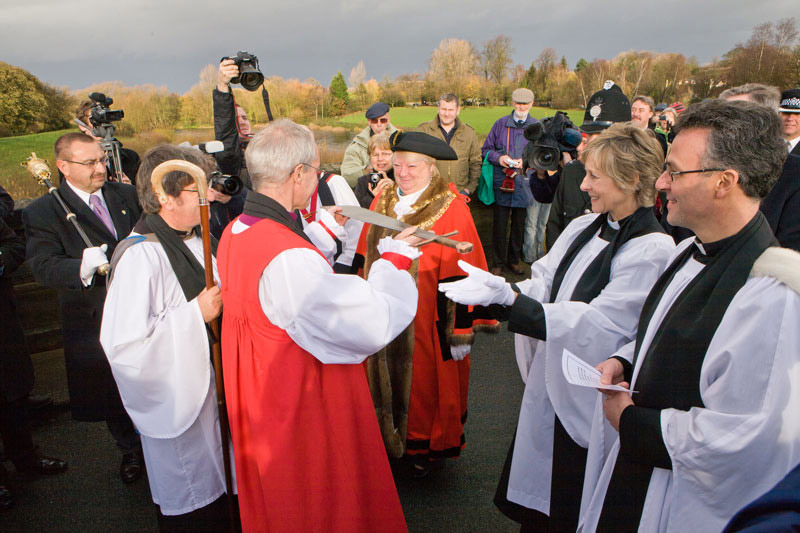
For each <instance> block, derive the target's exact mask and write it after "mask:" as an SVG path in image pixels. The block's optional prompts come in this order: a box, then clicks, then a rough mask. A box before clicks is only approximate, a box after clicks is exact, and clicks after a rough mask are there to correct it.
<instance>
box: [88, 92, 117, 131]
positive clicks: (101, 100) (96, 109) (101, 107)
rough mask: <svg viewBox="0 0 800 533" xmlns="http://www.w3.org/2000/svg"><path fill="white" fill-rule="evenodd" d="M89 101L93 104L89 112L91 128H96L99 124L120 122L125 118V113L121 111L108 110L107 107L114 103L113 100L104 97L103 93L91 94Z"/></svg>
mask: <svg viewBox="0 0 800 533" xmlns="http://www.w3.org/2000/svg"><path fill="white" fill-rule="evenodd" d="M89 99H90V100H91V101H93V102H94V106H93V107H92V110H91V117H92V126H94V127H95V128H96V127H98V126H99V125H100V124H111V123H112V122H116V121H118V120H122V118H123V117H124V116H125V112H124V111H122V109H115V110H113V111H112V110H111V109H109V106H110V105H111V104H113V103H114V100H113V99H112V98H111V97H110V96H106V95H104V94H103V93H92V94H90V95H89Z"/></svg>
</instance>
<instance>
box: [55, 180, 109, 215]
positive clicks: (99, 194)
mask: <svg viewBox="0 0 800 533" xmlns="http://www.w3.org/2000/svg"><path fill="white" fill-rule="evenodd" d="M64 181H66V182H67V185H69V188H70V189H72V191H73V192H74V193H75V194H77V195H78V198H80V199H81V200H83V203H85V204H86V205H88V206H89V207H92V204H90V203H89V197H90V196H92V195H91V194H89V193H88V192H86V191H82V190H80V189H79V188H77V187H76V186H74V185H73V184H71V183H70V182H69V180H68V179H67V178H64ZM93 194H94V195H95V196H97V197H99V198H100V200H101V201H102V202H103V205H105V206H106V209H108V204H107V203H106V199H105V198H103V190H102V189H97V191H95V192H94V193H93Z"/></svg>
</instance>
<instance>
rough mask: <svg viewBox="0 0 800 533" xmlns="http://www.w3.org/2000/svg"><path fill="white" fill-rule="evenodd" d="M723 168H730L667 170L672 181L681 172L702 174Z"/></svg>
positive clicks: (720, 170) (719, 170)
mask: <svg viewBox="0 0 800 533" xmlns="http://www.w3.org/2000/svg"><path fill="white" fill-rule="evenodd" d="M723 170H728V169H726V168H698V169H697V170H665V171H664V172H666V173H667V174H669V177H670V178H672V181H675V176H680V175H681V174H702V173H704V172H722V171H723Z"/></svg>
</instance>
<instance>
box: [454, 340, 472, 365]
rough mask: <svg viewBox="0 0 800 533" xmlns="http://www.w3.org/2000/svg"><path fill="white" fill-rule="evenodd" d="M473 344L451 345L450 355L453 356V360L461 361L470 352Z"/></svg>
mask: <svg viewBox="0 0 800 533" xmlns="http://www.w3.org/2000/svg"><path fill="white" fill-rule="evenodd" d="M471 348H472V345H470V344H459V345H458V346H451V347H450V355H451V356H452V357H453V361H461V360H462V359H464V358H465V357H466V356H467V355H468V354H469V351H470V349H471Z"/></svg>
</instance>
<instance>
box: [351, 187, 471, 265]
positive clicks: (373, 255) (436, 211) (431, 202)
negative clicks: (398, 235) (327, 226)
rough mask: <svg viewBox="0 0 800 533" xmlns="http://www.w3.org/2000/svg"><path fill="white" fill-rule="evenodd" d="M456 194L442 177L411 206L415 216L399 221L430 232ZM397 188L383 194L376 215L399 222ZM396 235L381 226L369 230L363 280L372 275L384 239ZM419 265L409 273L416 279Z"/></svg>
mask: <svg viewBox="0 0 800 533" xmlns="http://www.w3.org/2000/svg"><path fill="white" fill-rule="evenodd" d="M455 198H456V194H455V193H454V192H453V191H451V190H450V187H448V185H447V183H445V182H444V180H443V179H442V178H441V177H440V176H438V175H437V176H434V177H433V178H432V179H431V183H430V184H429V185H428V188H427V189H425V192H423V193H422V194H421V195H420V197H419V198H418V199H417V201H416V203H415V204H414V205H413V206H412V208H413V209H414V212H413V213H411V214H409V215H405V216H403V217H400V220H401V221H403V222H405V223H406V224H410V225H412V226H419V227H420V229H425V230H429V229H431V227H433V225H434V224H435V223H436V221H437V220H439V219H440V218H441V216H442V215H443V214H444V212H445V211H447V208H448V207H450V204H451V203H452V201H453V200H455ZM397 200H398V197H397V184H392V185H391V186H389V187H387V188H386V189H384V190H383V191H382V192H381V195H380V196H379V197H378V202H377V203H376V204H375V212H376V213H380V214H382V215H386V216H390V217H392V218H396V217H397V215H396V214H395V212H394V205H395V204H396V203H397ZM394 233H395V232H394V231H393V230H390V229H386V228H381V227H379V226H370V228H369V231H368V232H367V251H366V257H365V258H364V260H365V261H364V276H365V277H366V275H367V274H369V269H370V267H371V266H372V263H374V262H375V261H376V260H377V259H378V257H379V256H378V241H380V240H381V239H382V238H384V237H386V236H387V235H388V236H391V235H393V234H394ZM417 268H418V261H414V264H413V265H412V267H411V269H410V270H409V272H411V275H412V276H413V277H414V279H416V278H417Z"/></svg>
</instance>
